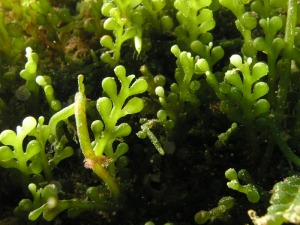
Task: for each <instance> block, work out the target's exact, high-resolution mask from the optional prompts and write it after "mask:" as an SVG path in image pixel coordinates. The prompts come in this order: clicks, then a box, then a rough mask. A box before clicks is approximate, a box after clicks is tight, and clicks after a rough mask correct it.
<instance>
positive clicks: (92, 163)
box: [75, 75, 119, 199]
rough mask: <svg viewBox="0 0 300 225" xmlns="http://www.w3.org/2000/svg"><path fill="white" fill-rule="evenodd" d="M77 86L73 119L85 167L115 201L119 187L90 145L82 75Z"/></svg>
mask: <svg viewBox="0 0 300 225" xmlns="http://www.w3.org/2000/svg"><path fill="white" fill-rule="evenodd" d="M78 86H79V90H78V92H77V93H76V95H75V118H76V126H77V135H78V139H79V143H80V147H81V150H82V153H83V155H84V158H85V159H84V162H85V167H86V168H90V169H92V170H93V172H94V173H95V174H96V175H97V176H98V177H100V178H101V179H102V180H103V181H104V182H105V184H107V186H108V187H109V189H110V191H111V193H112V196H113V197H114V198H115V199H117V198H118V197H119V187H118V185H117V183H116V181H115V180H114V179H113V177H112V176H111V175H110V174H109V173H108V172H107V170H106V169H105V168H104V167H103V166H102V165H101V163H100V162H101V158H102V157H103V156H96V154H95V152H94V151H93V148H92V145H91V141H90V137H89V132H88V128H87V120H86V113H85V104H86V97H85V94H84V84H83V75H79V76H78Z"/></svg>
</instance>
